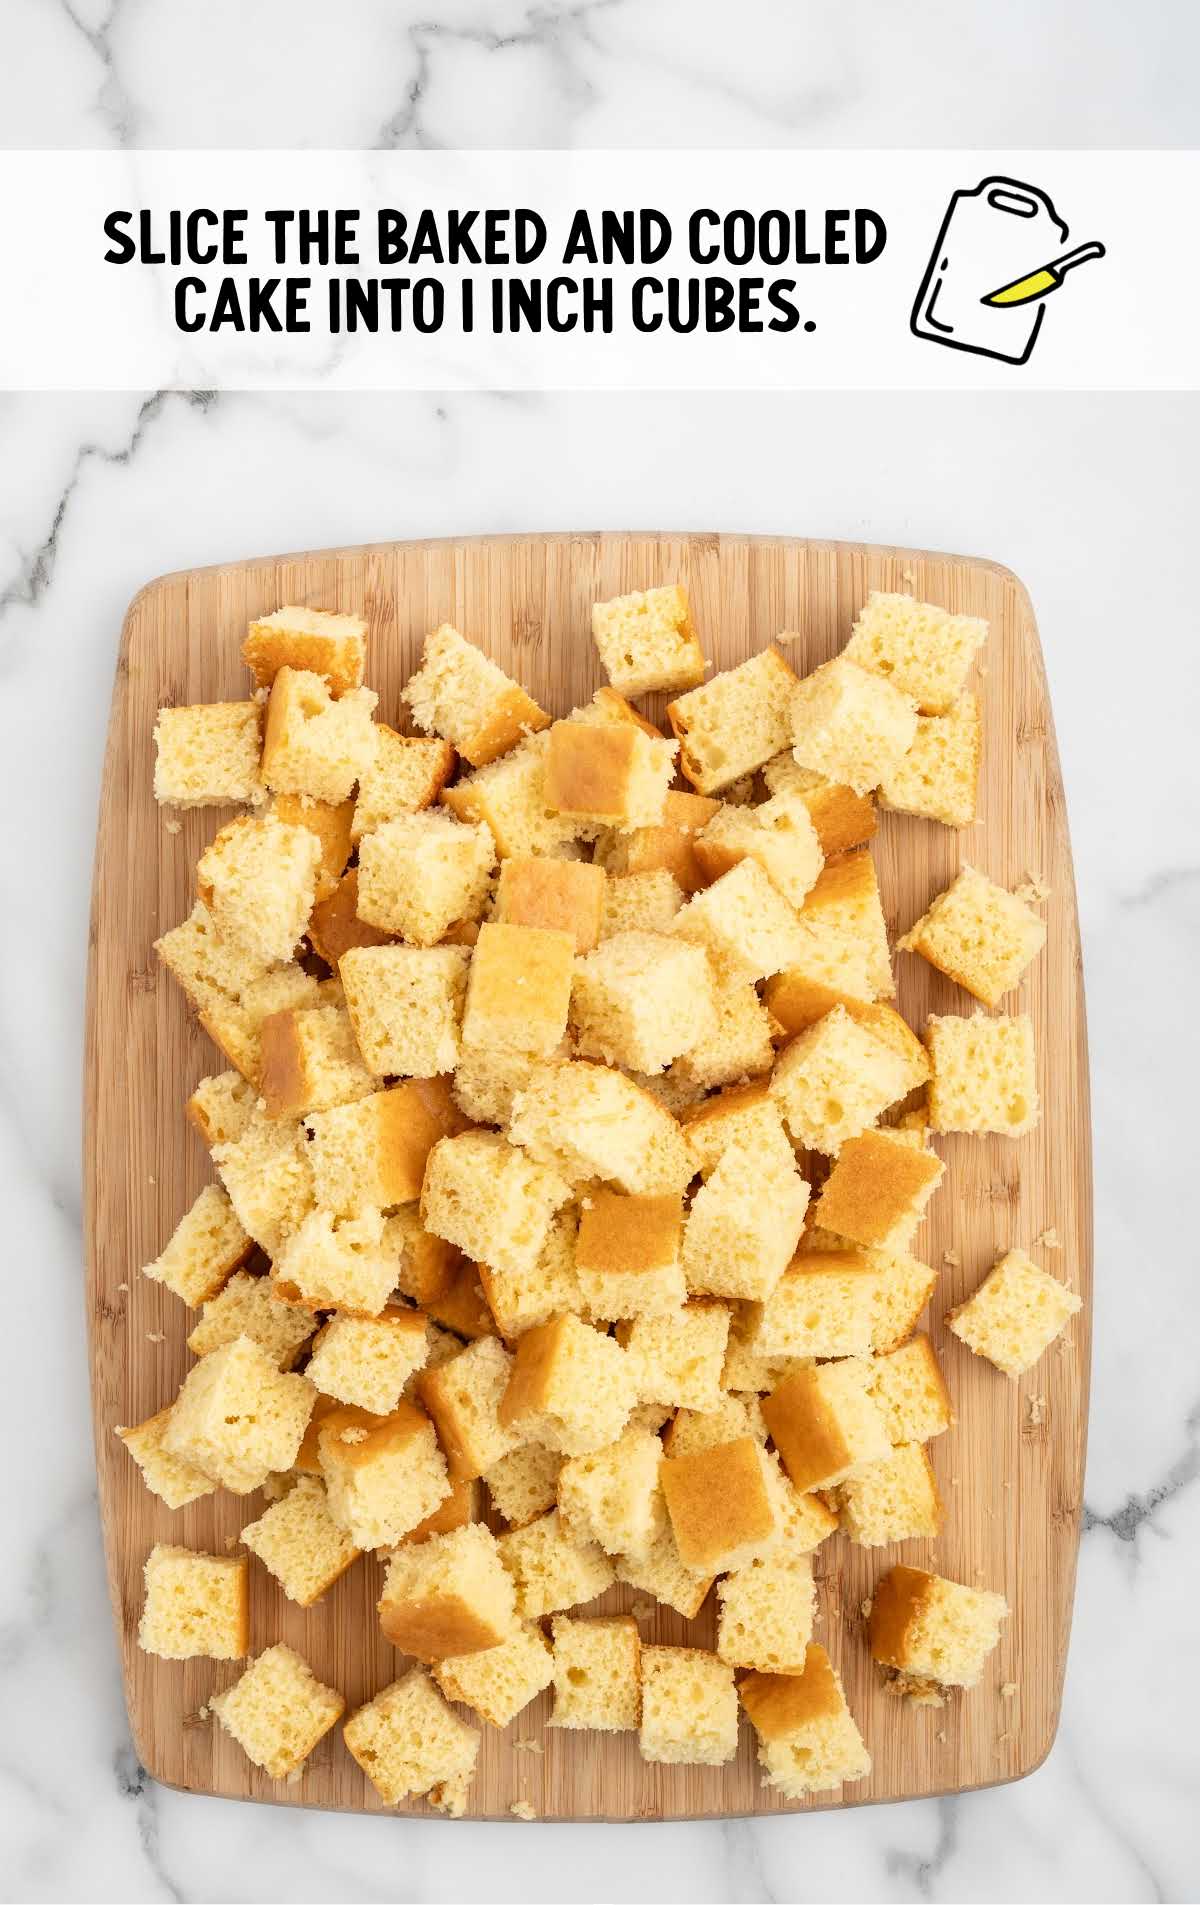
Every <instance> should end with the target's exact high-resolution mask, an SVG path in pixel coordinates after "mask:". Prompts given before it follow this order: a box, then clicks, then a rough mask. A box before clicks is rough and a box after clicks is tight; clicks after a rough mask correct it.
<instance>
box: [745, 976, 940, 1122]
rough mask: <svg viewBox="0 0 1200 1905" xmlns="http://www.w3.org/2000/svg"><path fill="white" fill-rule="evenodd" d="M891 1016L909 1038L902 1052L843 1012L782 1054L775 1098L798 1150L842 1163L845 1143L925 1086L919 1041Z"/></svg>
mask: <svg viewBox="0 0 1200 1905" xmlns="http://www.w3.org/2000/svg"><path fill="white" fill-rule="evenodd" d="M888 1016H889V1018H890V1019H893V1020H895V1021H896V1022H897V1025H898V1026H899V1028H900V1029H901V1030H902V1031H903V1032H904V1033H905V1034H907V1038H906V1042H905V1044H904V1045H903V1046H898V1045H897V1044H895V1043H893V1042H890V1039H889V1037H888V1036H881V1035H880V1032H879V1031H878V1030H877V1029H876V1028H875V1027H873V1026H872V1025H871V1024H870V1023H869V1022H863V1021H860V1020H859V1018H858V1017H857V1016H853V1017H852V1016H851V1014H850V1012H848V1011H847V1010H846V1008H845V1006H841V1005H836V1006H834V1008H833V1010H832V1011H831V1012H827V1013H826V1014H825V1016H824V1018H821V1019H818V1020H817V1022H816V1024H815V1025H811V1026H809V1028H808V1030H807V1031H805V1032H801V1033H799V1034H798V1035H797V1036H796V1037H795V1038H793V1039H792V1040H790V1041H789V1043H788V1044H787V1045H785V1046H784V1048H783V1050H782V1051H781V1052H780V1054H779V1057H778V1058H777V1059H776V1061H775V1069H774V1071H773V1072H772V1074H771V1093H772V1096H773V1097H774V1098H775V1099H776V1101H777V1103H778V1105H779V1108H780V1110H781V1112H782V1114H783V1117H784V1121H785V1123H786V1124H787V1128H788V1130H789V1131H790V1133H791V1135H792V1139H793V1141H794V1142H795V1143H796V1144H798V1145H801V1146H803V1147H804V1148H805V1149H806V1150H810V1151H823V1152H825V1153H826V1154H827V1155H829V1156H832V1157H836V1155H837V1153H838V1152H839V1151H840V1149H841V1147H842V1145H843V1144H844V1143H845V1142H846V1139H847V1138H856V1137H857V1136H858V1135H859V1133H860V1132H862V1131H865V1130H866V1128H867V1126H868V1125H872V1124H874V1123H875V1121H876V1119H877V1118H879V1117H880V1116H881V1114H882V1113H883V1112H884V1111H886V1110H887V1107H888V1106H889V1105H894V1104H896V1103H897V1102H898V1100H899V1099H901V1098H904V1097H906V1096H907V1094H908V1093H909V1092H910V1091H912V1090H914V1089H915V1088H916V1086H917V1085H920V1084H923V1083H924V1082H925V1080H926V1078H927V1077H928V1075H929V1066H928V1061H927V1060H926V1058H925V1054H924V1052H923V1051H922V1049H921V1045H920V1041H919V1040H918V1039H917V1038H916V1037H915V1035H914V1034H913V1033H911V1032H909V1031H908V1028H907V1026H905V1024H904V1021H903V1019H901V1018H900V1016H899V1014H898V1013H889V1015H888Z"/></svg>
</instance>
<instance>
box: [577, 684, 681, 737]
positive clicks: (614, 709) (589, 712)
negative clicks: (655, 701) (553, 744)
mask: <svg viewBox="0 0 1200 1905" xmlns="http://www.w3.org/2000/svg"><path fill="white" fill-rule="evenodd" d="M567 719H568V721H582V722H584V723H585V724H586V725H587V726H589V727H604V728H608V727H622V726H626V725H632V726H633V727H635V728H640V729H641V730H642V733H643V734H648V735H649V736H650V739H651V740H652V741H661V740H662V729H661V728H656V727H655V725H654V723H653V721H648V720H647V719H646V717H645V715H643V714H639V713H638V711H637V709H636V708H635V707H634V706H633V705H632V704H631V703H630V702H628V701H626V699H625V697H624V695H620V694H618V693H617V691H616V689H615V688H613V687H611V686H610V685H609V684H608V683H605V685H604V686H603V687H602V688H597V690H596V692H595V694H594V695H593V696H592V698H591V700H590V701H586V702H584V704H583V706H582V707H580V708H572V710H571V712H570V714H569V715H568V716H567Z"/></svg>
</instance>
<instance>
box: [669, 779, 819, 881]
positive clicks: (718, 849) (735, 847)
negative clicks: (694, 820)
mask: <svg viewBox="0 0 1200 1905" xmlns="http://www.w3.org/2000/svg"><path fill="white" fill-rule="evenodd" d="M696 859H697V861H698V862H699V865H700V867H701V869H702V870H703V872H704V873H705V875H706V876H707V878H708V879H709V880H710V881H712V880H719V879H720V877H721V875H722V874H723V873H728V872H729V871H730V869H731V868H732V867H735V866H737V865H738V863H739V861H741V860H756V861H757V862H758V864H759V866H760V867H761V868H762V870H763V872H764V873H765V874H766V875H767V878H768V879H769V880H770V881H771V884H772V885H773V886H775V887H776V888H777V889H778V891H779V892H780V893H782V895H783V897H784V899H785V900H787V902H788V904H789V905H790V906H796V907H799V906H803V904H804V900H805V897H806V895H807V894H808V893H809V892H810V891H811V889H812V887H813V886H814V885H815V883H816V880H817V876H818V874H819V873H820V871H821V868H822V867H823V866H824V864H825V855H824V854H823V852H822V851H821V843H820V841H819V840H818V838H817V831H816V828H815V827H814V826H813V823H812V818H811V816H810V814H809V811H808V808H807V807H806V806H805V804H804V802H803V801H802V800H801V798H800V796H799V795H798V794H786V793H785V794H773V795H772V796H771V798H770V800H766V801H763V802H762V804H761V805H760V806H758V807H729V806H723V807H721V808H720V810H719V811H718V812H717V813H716V814H714V816H713V818H712V819H711V820H710V821H709V822H708V825H707V826H706V827H705V828H704V829H703V831H702V832H701V833H699V834H698V835H697V836H696Z"/></svg>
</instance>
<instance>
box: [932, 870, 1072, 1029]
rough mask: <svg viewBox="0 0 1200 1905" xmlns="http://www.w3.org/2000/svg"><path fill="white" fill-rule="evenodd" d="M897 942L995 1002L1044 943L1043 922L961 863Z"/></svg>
mask: <svg viewBox="0 0 1200 1905" xmlns="http://www.w3.org/2000/svg"><path fill="white" fill-rule="evenodd" d="M896 943H897V945H898V946H902V947H903V948H904V950H905V951H906V952H919V953H920V954H921V955H922V957H923V958H925V959H927V960H928V961H929V963H930V965H931V966H936V967H937V969H938V971H939V972H944V973H945V975H946V977H947V978H948V979H953V980H954V981H955V983H956V984H957V985H960V986H965V988H966V990H967V991H968V992H972V993H974V995H975V997H976V998H977V999H980V1000H982V1002H983V1004H984V1005H992V1006H995V1005H999V1003H1000V1001H1001V999H1002V998H1003V997H1004V994H1005V993H1006V992H1010V991H1011V990H1012V988H1013V987H1014V986H1015V985H1016V984H1017V983H1018V981H1019V980H1020V977H1021V974H1022V973H1023V972H1024V971H1025V969H1026V967H1027V966H1028V965H1029V963H1030V961H1031V960H1033V959H1035V958H1036V957H1037V955H1038V953H1039V952H1040V951H1041V949H1042V947H1043V946H1044V945H1045V943H1046V922H1045V920H1043V919H1040V918H1039V917H1038V915H1037V914H1036V913H1035V912H1034V911H1033V909H1032V908H1031V907H1029V906H1027V905H1026V904H1025V902H1024V900H1020V899H1018V898H1017V896H1016V894H1015V893H1009V892H1007V891H1006V890H1005V888H1004V887H1002V886H997V885H995V883H994V882H993V881H991V880H989V879H988V878H987V877H986V875H985V874H982V873H977V872H976V871H975V869H974V867H969V866H964V867H963V869H962V872H961V873H960V874H959V876H958V878H957V879H956V880H955V881H954V882H953V884H952V885H951V886H949V887H947V889H946V891H945V892H944V893H939V895H938V897H937V898H936V899H935V900H934V901H933V903H932V905H931V906H930V908H929V910H928V912H927V913H924V914H923V915H922V917H921V918H920V919H919V920H918V921H917V923H916V925H915V926H913V927H912V928H911V929H910V930H909V931H908V932H907V933H906V934H905V936H904V938H903V939H900V940H897V942H896Z"/></svg>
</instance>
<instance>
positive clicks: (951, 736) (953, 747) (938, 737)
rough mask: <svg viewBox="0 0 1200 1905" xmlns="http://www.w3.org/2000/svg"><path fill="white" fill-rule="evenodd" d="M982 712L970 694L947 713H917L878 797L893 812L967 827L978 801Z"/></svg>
mask: <svg viewBox="0 0 1200 1905" xmlns="http://www.w3.org/2000/svg"><path fill="white" fill-rule="evenodd" d="M982 754H983V717H982V715H981V713H980V708H979V702H978V700H977V699H976V697H975V696H974V695H962V696H960V697H959V699H958V700H957V701H956V702H955V704H954V706H953V707H952V708H951V710H950V712H949V713H948V714H930V715H925V714H923V715H921V716H920V718H919V719H918V721H917V732H916V735H915V737H914V739H913V742H912V745H911V747H910V748H909V749H908V751H907V753H906V754H904V755H903V756H902V757H901V759H900V760H899V761H897V762H896V763H895V765H894V766H893V767H891V768H890V769H889V771H888V772H887V773H886V774H885V775H884V777H883V780H882V781H881V782H880V785H879V799H880V803H881V805H882V806H884V807H890V808H891V809H892V810H893V811H894V812H895V813H900V814H915V815H916V816H917V817H918V818H919V819H921V820H940V821H941V823H942V825H943V827H969V826H970V825H971V823H972V822H973V820H974V819H975V814H976V809H977V806H978V801H979V763H980V759H981V757H982Z"/></svg>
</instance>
